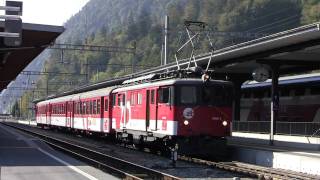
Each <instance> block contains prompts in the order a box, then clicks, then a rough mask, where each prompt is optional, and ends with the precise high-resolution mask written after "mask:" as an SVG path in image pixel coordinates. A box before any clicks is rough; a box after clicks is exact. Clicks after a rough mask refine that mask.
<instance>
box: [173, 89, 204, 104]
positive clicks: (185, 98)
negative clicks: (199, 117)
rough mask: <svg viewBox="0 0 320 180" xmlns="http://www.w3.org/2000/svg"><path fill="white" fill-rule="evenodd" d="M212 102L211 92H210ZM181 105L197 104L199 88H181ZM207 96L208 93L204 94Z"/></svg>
mask: <svg viewBox="0 0 320 180" xmlns="http://www.w3.org/2000/svg"><path fill="white" fill-rule="evenodd" d="M208 93H209V96H208V95H207V97H209V101H210V90H209V92H208ZM179 94H180V103H181V104H195V103H196V102H197V87H195V86H182V87H180V93H179ZM204 94H205V95H206V93H204Z"/></svg>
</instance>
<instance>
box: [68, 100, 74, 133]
mask: <svg viewBox="0 0 320 180" xmlns="http://www.w3.org/2000/svg"><path fill="white" fill-rule="evenodd" d="M73 109H74V108H73V102H72V101H70V102H68V104H67V127H71V124H73V123H72V122H73Z"/></svg>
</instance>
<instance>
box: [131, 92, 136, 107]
mask: <svg viewBox="0 0 320 180" xmlns="http://www.w3.org/2000/svg"><path fill="white" fill-rule="evenodd" d="M130 104H131V105H135V94H134V93H131V97H130Z"/></svg>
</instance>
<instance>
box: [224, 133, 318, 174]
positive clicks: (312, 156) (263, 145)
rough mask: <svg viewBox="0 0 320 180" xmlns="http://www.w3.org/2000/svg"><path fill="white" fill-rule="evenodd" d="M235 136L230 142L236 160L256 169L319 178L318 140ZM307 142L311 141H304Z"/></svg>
mask: <svg viewBox="0 0 320 180" xmlns="http://www.w3.org/2000/svg"><path fill="white" fill-rule="evenodd" d="M275 137H276V140H275V141H274V144H273V145H270V144H269V139H268V134H255V133H239V132H233V136H232V137H229V138H228V145H229V146H230V147H231V149H232V155H233V157H232V158H233V159H234V160H237V161H242V162H247V163H253V164H257V165H262V166H267V167H273V168H280V169H287V170H293V171H297V172H304V173H309V174H315V175H320V166H319V164H320V151H319V147H320V144H319V143H318V139H317V138H307V137H299V136H290V137H286V136H284V135H276V136H275ZM305 139H308V141H305Z"/></svg>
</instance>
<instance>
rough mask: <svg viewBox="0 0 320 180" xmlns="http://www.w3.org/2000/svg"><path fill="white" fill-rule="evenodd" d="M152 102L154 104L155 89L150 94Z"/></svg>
mask: <svg viewBox="0 0 320 180" xmlns="http://www.w3.org/2000/svg"><path fill="white" fill-rule="evenodd" d="M150 103H151V104H154V89H153V90H151V94H150Z"/></svg>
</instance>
